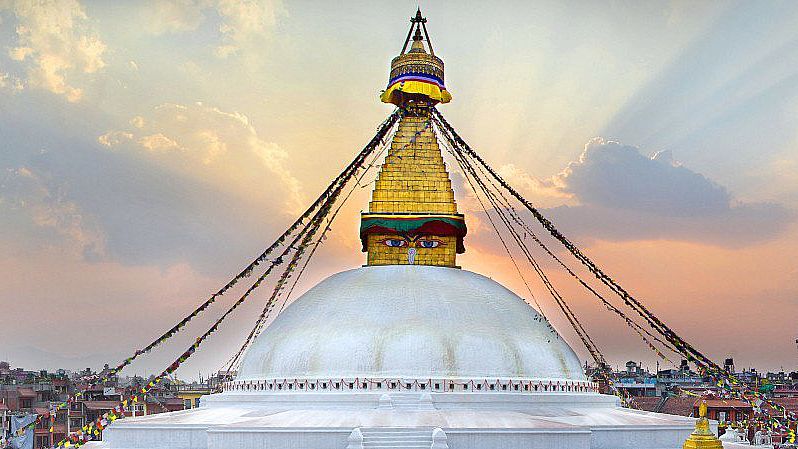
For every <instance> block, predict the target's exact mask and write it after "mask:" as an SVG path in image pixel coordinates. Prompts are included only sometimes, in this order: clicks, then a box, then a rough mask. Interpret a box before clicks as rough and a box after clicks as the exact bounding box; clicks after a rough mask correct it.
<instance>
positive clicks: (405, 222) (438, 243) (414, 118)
mask: <svg viewBox="0 0 798 449" xmlns="http://www.w3.org/2000/svg"><path fill="white" fill-rule="evenodd" d="M426 20H427V19H425V18H423V17H422V16H421V11H418V12H417V13H416V17H414V18H412V19H411V26H410V32H409V33H408V37H407V39H406V40H405V46H404V48H402V54H400V55H399V56H397V57H396V58H394V60H393V62H392V63H391V81H390V82H389V88H388V90H386V91H385V93H384V94H383V96H382V100H383V101H385V102H388V103H394V104H396V105H397V106H399V108H400V109H401V110H402V119H401V120H400V121H399V126H398V129H397V131H396V134H395V135H394V137H393V141H392V142H391V148H390V149H389V151H388V155H387V157H386V158H385V162H384V164H383V165H382V168H381V169H380V173H379V175H378V177H377V181H376V184H375V186H374V191H373V192H372V195H371V201H370V202H369V212H368V213H364V214H363V215H362V217H361V225H360V237H361V240H362V242H363V251H367V252H368V265H436V266H446V267H454V266H456V264H455V257H456V255H457V254H458V253H462V252H464V251H465V248H464V246H463V237H464V236H465V234H466V226H465V220H464V218H463V215H461V214H458V213H457V203H456V202H455V199H454V191H453V190H452V182H451V180H450V179H449V173H448V172H447V170H446V164H444V162H443V156H442V155H441V149H440V147H439V146H438V140H437V138H436V136H435V133H434V131H433V129H432V121H431V117H430V108H431V107H433V106H434V104H435V103H438V102H447V101H449V99H451V96H449V94H448V92H446V90H445V88H442V86H443V61H441V59H440V58H438V57H437V56H434V54H428V53H427V52H426V50H425V48H424V45H423V39H424V38H423V36H422V34H421V32H422V30H423V31H424V34H425V35H426V36H427V38H426V40H427V44H428V46H429V49H430V53H432V45H431V44H430V42H429V35H428V34H427V32H426V25H425V24H426ZM414 29H415V35H414V36H413V45H412V46H411V48H410V51H408V52H407V53H405V50H406V49H407V44H408V41H409V39H410V36H411V34H412V32H413V30H414ZM427 72H430V73H433V72H434V74H433V75H430V76H431V77H432V78H438V79H439V80H440V82H439V83H438V82H437V81H436V82H428V81H427V80H426V78H425V76H427V75H429V73H427ZM397 80H398V81H397Z"/></svg>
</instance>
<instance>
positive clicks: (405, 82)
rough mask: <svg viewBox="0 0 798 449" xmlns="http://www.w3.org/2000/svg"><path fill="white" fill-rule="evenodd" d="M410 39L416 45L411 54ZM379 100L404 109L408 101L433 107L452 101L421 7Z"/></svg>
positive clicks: (393, 63) (394, 60) (392, 63)
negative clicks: (408, 47)
mask: <svg viewBox="0 0 798 449" xmlns="http://www.w3.org/2000/svg"><path fill="white" fill-rule="evenodd" d="M411 37H412V41H413V43H412V46H411V47H410V50H409V51H408V49H407V46H408V44H409V43H410V40H411ZM424 41H426V47H427V48H426V49H425V48H424ZM427 51H429V53H427ZM380 98H381V99H382V101H383V102H384V103H393V104H395V105H397V106H399V107H405V106H406V104H407V103H408V102H413V103H416V104H418V103H425V104H429V105H434V104H436V103H448V102H449V101H451V99H452V96H451V94H449V92H448V91H447V90H446V87H445V85H444V83H443V61H442V60H441V58H439V57H437V56H435V50H433V48H432V41H431V40H430V37H429V33H428V32H427V18H426V17H424V16H423V15H422V14H421V8H419V9H418V10H416V15H415V16H414V17H411V18H410V29H409V30H408V31H407V37H406V38H405V43H404V45H403V46H402V52H401V53H399V56H397V57H395V58H393V61H391V74H390V78H389V80H388V87H387V88H386V89H385V92H383V94H382V95H381V97H380Z"/></svg>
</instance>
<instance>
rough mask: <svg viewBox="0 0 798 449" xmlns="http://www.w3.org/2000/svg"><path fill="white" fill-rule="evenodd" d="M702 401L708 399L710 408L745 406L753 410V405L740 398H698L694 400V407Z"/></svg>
mask: <svg viewBox="0 0 798 449" xmlns="http://www.w3.org/2000/svg"><path fill="white" fill-rule="evenodd" d="M701 401H706V403H707V407H709V408H744V409H748V410H752V409H753V407H752V406H751V404H749V403H748V402H746V401H741V400H739V399H698V400H696V401H694V407H698V405H699V404H700V403H701Z"/></svg>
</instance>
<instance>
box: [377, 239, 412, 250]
mask: <svg viewBox="0 0 798 449" xmlns="http://www.w3.org/2000/svg"><path fill="white" fill-rule="evenodd" d="M382 243H385V245H386V246H390V247H392V248H399V247H401V246H407V242H406V241H404V240H402V239H385V240H383V242H382Z"/></svg>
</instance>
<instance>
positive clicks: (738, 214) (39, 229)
mask: <svg viewBox="0 0 798 449" xmlns="http://www.w3.org/2000/svg"><path fill="white" fill-rule="evenodd" d="M32 3H36V5H33V4H32ZM39 3H41V4H39ZM417 5H418V3H417V2H410V1H381V2H375V1H360V2H354V1H353V2H311V1H300V2H290V1H285V2H279V1H276V0H275V1H263V2H258V1H243V0H242V1H237V0H159V1H152V2H108V1H86V0H81V1H78V0H61V1H52V2H32V1H30V0H0V360H9V361H10V362H12V364H13V365H15V366H19V365H22V366H24V367H27V368H57V367H66V368H70V369H76V368H82V367H86V366H92V367H95V368H97V367H101V366H102V363H104V362H107V363H116V362H118V361H119V360H120V359H122V358H124V357H125V356H127V355H130V354H132V353H133V351H134V350H135V349H137V348H139V347H142V346H144V345H146V344H147V343H149V342H150V341H151V340H152V339H153V338H154V337H156V336H157V335H160V334H161V333H162V332H163V331H164V330H166V329H168V328H169V327H171V326H172V325H173V324H174V323H175V322H176V321H178V320H179V319H180V318H181V317H182V316H183V315H185V314H186V313H188V312H189V311H190V310H191V309H193V307H195V306H196V305H197V304H199V303H200V302H202V301H203V300H204V299H205V298H207V296H209V295H210V294H211V293H212V292H213V291H215V290H216V289H217V288H218V287H220V286H221V285H223V284H224V283H225V282H226V281H227V280H228V279H229V278H230V277H232V276H233V275H235V274H236V273H238V272H239V271H240V270H241V268H243V267H244V266H245V265H247V264H248V263H249V262H250V261H251V260H252V259H253V258H254V257H255V256H256V255H258V254H259V253H260V252H261V251H262V249H263V248H265V247H266V246H268V244H270V243H271V242H272V241H273V240H274V238H275V237H276V236H278V235H279V234H280V233H282V231H283V230H284V229H285V227H286V226H287V225H288V224H289V223H291V222H292V221H293V220H294V218H295V217H296V216H297V214H298V213H299V212H301V210H303V209H304V208H305V207H306V206H307V205H308V204H309V203H310V202H311V201H312V200H313V199H315V198H316V196H317V195H318V194H319V193H320V192H321V191H322V190H323V189H324V187H325V186H326V185H327V184H328V183H329V181H330V180H331V179H332V177H334V176H336V175H337V174H338V173H339V172H340V170H341V169H342V168H343V167H344V166H345V165H346V164H348V163H349V161H351V160H352V158H353V157H354V155H355V154H356V153H357V152H358V151H360V149H361V148H362V147H363V146H364V145H365V144H366V142H368V140H369V139H370V138H371V137H372V135H373V134H374V131H375V129H376V127H377V126H378V125H379V124H380V123H381V122H382V121H383V120H384V118H385V117H386V116H387V115H388V114H389V113H390V111H391V107H389V106H388V105H385V104H382V103H380V102H379V99H378V95H379V92H380V90H381V89H384V88H385V83H386V81H387V75H388V67H389V63H390V60H391V58H392V57H393V56H395V55H396V54H398V52H399V50H400V49H401V45H402V41H403V39H404V37H405V34H406V32H407V27H408V18H409V17H410V16H411V15H412V14H413V13H414V12H415V9H416V6H417ZM421 7H422V10H423V12H424V14H425V15H426V16H427V17H428V19H429V22H428V24H427V25H428V29H429V32H430V34H431V37H432V42H433V44H434V46H435V50H436V54H438V55H439V56H441V57H442V58H443V59H444V61H445V63H446V84H447V87H448V89H449V91H450V92H451V93H452V95H453V97H454V98H453V100H452V102H451V103H449V104H447V105H443V106H440V107H439V109H440V110H441V111H442V112H443V114H444V115H445V116H446V117H447V119H448V120H449V122H450V123H452V124H453V125H454V127H455V128H456V129H457V130H458V131H459V133H460V134H461V135H462V136H463V137H464V138H465V139H466V140H467V141H468V142H469V143H470V145H471V146H472V147H473V148H474V149H476V150H477V151H478V152H479V153H481V154H482V155H483V157H484V158H485V159H486V160H487V161H488V162H489V163H490V164H492V165H493V166H494V167H496V168H497V169H498V170H499V171H500V172H501V173H502V175H503V176H505V178H506V179H507V180H508V181H509V182H510V183H511V184H512V185H514V186H515V187H517V188H518V190H519V191H521V192H522V193H523V194H524V195H525V196H527V197H528V198H529V199H530V200H532V201H533V202H535V203H536V204H538V205H539V206H540V207H541V208H542V209H544V210H545V213H547V214H548V215H549V216H550V217H551V218H552V219H553V220H554V222H555V223H556V224H557V225H558V226H559V227H560V228H562V230H563V231H564V233H565V234H566V235H568V236H569V237H570V238H571V239H572V240H574V241H575V242H577V243H578V244H579V245H580V246H581V247H582V249H583V250H584V251H585V252H586V253H588V254H589V255H590V256H591V257H592V258H593V259H594V260H595V261H597V262H598V263H599V264H600V265H601V266H602V267H603V268H604V269H605V270H606V271H607V272H608V273H610V274H611V275H613V276H614V277H615V278H616V279H618V280H619V281H620V282H621V284H622V285H624V287H626V289H627V290H629V291H631V292H633V293H634V294H635V295H636V296H638V297H639V298H641V299H642V300H643V301H644V302H645V303H646V304H647V305H648V306H649V308H650V309H651V310H652V311H654V312H655V313H656V314H657V315H658V316H659V317H660V318H662V319H663V320H664V321H665V322H667V323H669V324H670V325H671V326H672V327H673V328H674V329H675V330H676V331H677V332H679V333H680V334H682V335H683V336H684V337H685V338H686V339H688V340H689V341H691V342H693V343H694V344H695V345H696V346H697V347H698V348H700V349H701V350H702V351H704V352H705V353H706V354H707V355H709V356H711V357H713V358H715V359H716V360H718V359H722V358H725V357H728V356H733V357H734V358H735V361H736V362H737V366H738V367H751V366H753V367H757V368H759V369H762V370H778V369H780V368H783V369H785V370H795V369H796V365H797V364H798V349H797V348H796V343H795V339H796V338H798V322H797V321H796V320H797V318H796V317H798V263H797V262H796V254H798V223H796V210H798V27H796V26H795V24H796V23H798V3H796V2H794V1H783V2H780V1H775V0H774V1H768V2H756V1H741V2H735V1H717V2H711V1H704V2H692V1H672V2H664V1H663V2H655V1H646V2H641V1H609V0H608V1H603V2H597V1H587V0H584V1H563V0H551V1H536V2H526V1H496V2H463V1H434V2H432V1H429V2H422V3H421ZM449 168H450V171H451V173H452V178H453V182H454V185H455V189H456V194H457V198H458V203H459V207H460V211H461V212H463V213H465V214H466V219H467V223H468V226H469V234H468V236H467V237H466V240H465V244H466V248H467V252H466V254H464V255H462V256H461V257H460V258H459V259H458V262H459V263H460V264H461V265H462V266H463V268H465V269H469V270H472V271H476V272H479V273H482V274H485V275H488V276H490V277H492V278H494V279H496V280H498V281H499V282H501V283H503V284H504V285H506V286H508V287H509V288H511V289H513V290H514V291H515V292H516V293H518V294H519V295H522V296H528V294H526V293H527V292H526V290H525V289H524V287H523V283H522V282H521V280H520V279H519V277H518V275H517V273H516V272H515V271H514V269H513V268H512V265H511V263H510V262H509V260H508V258H507V255H506V253H505V252H504V250H503V249H502V248H501V245H500V243H499V242H498V240H497V239H496V238H495V236H494V235H493V231H492V230H491V228H490V226H489V224H487V223H486V221H485V220H484V215H482V214H481V213H480V212H479V205H478V203H477V202H476V201H475V199H474V197H473V196H472V195H471V192H470V191H469V189H468V187H467V185H466V184H465V182H464V180H463V177H462V175H461V174H460V173H459V172H458V171H457V169H456V167H454V166H453V165H452V164H449ZM373 178H374V175H372V176H367V181H373ZM369 192H370V189H369V188H366V189H358V190H357V191H356V193H355V194H354V195H353V196H352V198H351V199H350V200H349V202H348V203H347V207H346V208H345V209H344V212H342V213H341V215H340V218H339V219H338V220H337V222H336V224H335V226H334V227H333V234H332V237H331V238H330V239H328V240H327V241H326V242H325V244H324V246H323V247H322V249H321V250H320V251H319V254H318V255H317V257H316V258H314V261H313V263H312V265H311V268H310V270H309V272H308V273H307V274H306V276H305V278H303V282H302V284H301V285H302V286H301V288H300V289H301V290H306V289H307V288H310V287H311V286H312V285H314V284H315V283H316V282H318V281H319V280H321V279H323V278H324V277H326V276H327V275H329V274H332V273H335V272H337V271H341V270H344V269H348V268H352V267H357V266H360V265H361V264H363V263H364V261H365V255H364V254H363V253H361V252H360V244H359V241H358V236H357V226H358V219H359V217H358V213H359V211H360V210H362V209H365V208H366V207H367V201H368V194H369ZM540 257H541V259H542V258H543V255H541V256H540ZM546 266H547V267H549V269H550V270H549V271H550V274H551V277H552V279H553V281H554V282H555V283H556V284H557V285H558V286H559V287H560V288H561V289H562V290H563V292H565V293H566V294H567V298H568V299H569V302H570V303H571V304H572V305H573V307H574V309H575V311H576V313H577V314H578V315H579V316H580V317H581V318H582V319H583V320H584V321H585V323H586V326H587V328H588V330H589V331H590V332H591V334H592V335H593V336H594V338H595V340H596V342H597V344H598V345H599V347H600V348H601V349H602V350H603V351H604V352H605V353H606V355H607V356H608V358H609V359H610V360H611V361H612V362H613V363H615V364H618V365H621V364H623V363H624V362H625V361H626V360H630V359H633V360H640V361H643V362H644V364H645V365H647V366H648V367H650V368H653V366H654V365H653V364H654V363H655V357H654V356H653V355H652V354H651V353H650V352H648V351H647V349H646V348H645V347H644V346H643V345H642V344H641V342H640V341H639V337H636V336H635V335H634V334H633V333H631V332H630V331H629V329H628V328H627V327H626V326H625V325H624V324H623V323H622V322H620V321H619V320H618V319H617V318H615V317H613V316H611V315H609V314H608V313H607V312H606V310H604V309H603V308H602V307H600V306H599V305H597V304H596V303H595V301H594V300H593V299H591V297H589V296H587V295H585V294H584V292H583V291H580V290H579V288H578V285H575V284H574V283H573V282H572V281H571V280H570V279H569V278H568V277H567V274H565V273H563V272H560V271H557V270H555V269H554V267H553V265H550V264H548V263H547V264H546ZM574 266H575V267H576V265H574ZM525 275H526V276H527V277H528V279H533V274H532V272H531V270H527V272H526V273H525ZM532 287H533V290H534V292H535V294H536V297H537V299H538V301H539V302H540V303H541V305H542V308H543V312H544V313H546V314H547V315H548V316H549V317H550V318H551V320H552V322H553V323H554V324H555V326H556V327H557V328H558V329H559V330H560V332H561V333H562V334H563V336H564V338H566V339H567V340H568V341H569V342H570V343H571V344H572V346H573V347H574V349H575V350H577V352H578V353H579V354H580V356H581V357H582V359H583V360H584V359H585V356H586V352H585V351H584V350H582V348H580V347H579V344H578V343H579V341H578V339H577V338H576V337H575V335H574V334H573V332H571V331H570V329H569V327H568V325H567V323H566V322H565V320H564V319H563V318H562V317H561V316H560V315H558V313H557V310H556V308H555V305H554V304H553V301H551V300H550V299H549V298H547V297H546V296H545V294H544V290H543V288H542V286H541V285H540V284H539V283H534V282H533V283H532ZM258 292H259V293H258V294H256V295H255V297H253V298H252V299H253V300H252V301H251V303H249V304H247V305H246V306H245V307H244V308H242V310H240V311H239V312H238V313H237V314H236V315H235V316H234V317H233V318H231V320H230V322H229V323H228V324H227V325H225V326H224V327H222V329H221V330H220V332H219V333H218V335H216V336H214V337H213V339H212V340H210V341H209V343H208V344H207V347H206V348H205V350H204V351H200V353H199V354H198V355H197V356H196V357H195V358H194V359H192V360H191V361H190V363H188V364H187V365H186V366H185V367H184V368H181V370H180V371H179V372H178V375H180V376H183V377H196V376H197V375H198V373H200V372H201V373H204V374H207V373H210V372H212V371H215V370H216V369H218V368H220V365H221V364H222V363H223V362H224V361H225V360H227V359H228V358H229V357H230V355H231V353H232V352H233V351H234V350H235V349H236V348H237V347H238V345H240V342H241V341H242V339H243V337H244V336H245V335H246V333H247V332H248V330H249V328H250V327H251V326H252V324H253V323H254V320H255V318H256V315H257V313H258V312H259V310H260V308H261V307H262V305H263V302H264V301H265V299H266V298H267V297H268V295H269V293H270V288H269V286H266V287H262V288H261V289H260V290H259V291H258ZM234 298H235V292H233V294H231V295H229V297H228V296H226V297H225V299H224V300H222V301H220V302H219V303H218V304H217V305H216V306H214V307H213V308H212V309H211V310H210V312H209V316H208V317H207V318H204V319H198V320H197V322H196V323H194V324H193V325H192V326H190V327H189V328H188V329H187V330H186V331H185V332H184V333H185V335H181V336H179V337H177V338H175V341H174V342H173V343H171V344H169V345H166V346H165V347H164V348H163V349H162V350H159V351H156V352H155V353H154V354H153V355H152V356H151V357H149V358H148V359H147V360H143V361H142V362H137V363H136V364H135V365H133V366H132V367H131V368H130V369H129V371H128V372H129V373H131V374H132V373H138V374H142V373H145V372H152V371H155V370H158V371H160V369H162V368H163V366H164V365H165V364H167V363H168V362H169V361H171V359H172V358H174V354H175V353H177V352H178V351H180V352H182V350H183V349H184V348H185V346H186V345H188V344H190V342H191V341H192V340H193V338H195V337H196V336H197V335H199V334H200V333H202V332H203V331H204V330H205V328H207V326H208V323H209V320H210V318H211V317H210V315H213V314H220V313H221V312H222V310H224V308H226V306H227V305H229V304H230V303H231V302H232V301H234ZM672 359H673V360H674V362H677V363H678V359H677V358H676V356H673V357H672ZM662 363H663V364H664V365H667V363H666V362H662Z"/></svg>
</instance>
